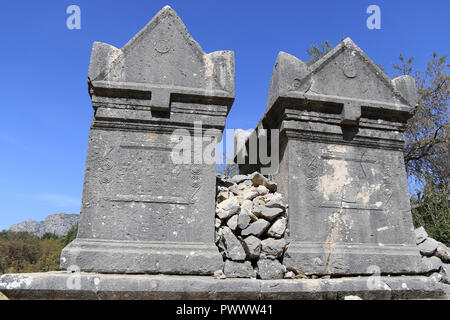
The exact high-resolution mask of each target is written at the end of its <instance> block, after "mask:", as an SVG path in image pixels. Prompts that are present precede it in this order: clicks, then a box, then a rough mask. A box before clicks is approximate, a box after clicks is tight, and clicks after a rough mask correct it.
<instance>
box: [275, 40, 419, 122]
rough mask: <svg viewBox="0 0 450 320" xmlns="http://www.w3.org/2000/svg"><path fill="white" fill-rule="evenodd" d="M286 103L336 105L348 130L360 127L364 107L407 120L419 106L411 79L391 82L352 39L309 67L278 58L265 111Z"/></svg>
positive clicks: (286, 56)
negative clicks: (359, 122)
mask: <svg viewBox="0 0 450 320" xmlns="http://www.w3.org/2000/svg"><path fill="white" fill-rule="evenodd" d="M282 99H300V100H305V101H306V100H308V101H317V102H331V103H335V104H336V106H335V109H336V111H335V112H340V113H341V115H342V123H343V124H347V125H357V123H358V121H359V118H360V117H361V112H362V110H361V107H363V108H366V110H367V112H370V110H369V109H378V110H379V111H382V110H384V111H383V112H387V113H386V114H392V115H395V116H397V117H401V118H408V117H410V116H411V112H412V110H413V108H414V107H415V105H416V104H417V97H416V94H415V85H414V79H413V78H412V77H410V76H402V77H397V78H395V79H394V80H392V81H391V80H390V79H389V77H387V76H386V74H385V73H384V72H383V71H382V70H381V69H380V68H379V67H378V66H377V65H376V64H375V63H374V62H373V61H372V60H370V59H369V58H368V57H367V55H366V54H365V53H364V52H363V51H362V50H361V49H360V48H359V47H358V46H356V45H355V44H354V43H353V41H352V40H351V39H350V38H346V39H345V40H343V41H342V42H341V43H340V44H339V45H338V46H336V47H335V48H334V49H333V50H331V51H330V52H328V53H327V54H326V55H325V56H324V57H322V58H321V59H320V60H319V61H317V62H316V63H314V64H313V65H311V66H309V67H308V66H307V65H306V64H305V63H304V62H302V61H301V60H299V59H297V58H296V57H294V56H292V55H290V54H287V53H285V52H280V53H279V55H278V58H277V61H276V64H275V68H274V70H273V74H272V80H271V83H270V90H269V99H268V105H267V111H268V110H269V109H270V108H271V107H272V106H273V105H275V104H276V103H277V102H279V101H280V100H282ZM339 107H341V108H342V109H341V110H339ZM363 111H364V110H363Z"/></svg>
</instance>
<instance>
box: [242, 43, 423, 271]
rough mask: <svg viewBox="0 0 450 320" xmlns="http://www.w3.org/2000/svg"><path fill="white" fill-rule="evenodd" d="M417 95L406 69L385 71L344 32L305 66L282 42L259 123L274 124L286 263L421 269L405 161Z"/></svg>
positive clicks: (293, 266)
mask: <svg viewBox="0 0 450 320" xmlns="http://www.w3.org/2000/svg"><path fill="white" fill-rule="evenodd" d="M416 104H417V98H416V89H415V84H414V80H413V78H412V77H410V76H402V77H398V78H395V79H393V80H391V79H389V78H388V77H387V76H386V75H385V74H384V73H383V71H382V70H381V69H380V68H379V67H378V66H377V65H376V64H374V63H373V62H372V61H371V60H370V59H369V58H368V57H367V56H366V55H365V54H364V52H363V51H362V50H361V49H360V48H358V47H357V46H356V45H355V44H354V43H353V42H352V41H351V40H350V39H349V38H347V39H345V40H344V41H342V42H341V43H340V44H339V45H338V46H337V47H336V48H334V49H333V50H332V51H330V52H329V53H328V54H326V55H325V56H324V57H323V58H321V59H320V60H319V61H317V62H316V63H314V64H312V65H311V66H307V65H306V64H305V63H303V62H302V61H300V60H299V59H297V58H296V57H294V56H292V55H289V54H287V53H284V52H280V54H279V55H278V58H277V61H276V64H275V68H274V70H273V74H272V78H271V83H270V89H269V97H268V105H267V109H266V112H265V114H264V116H263V118H262V120H261V121H260V122H259V124H258V126H257V127H256V128H264V129H280V164H279V167H278V168H279V169H278V171H277V172H273V174H274V175H273V179H274V180H275V182H277V183H278V186H279V189H280V190H282V192H283V193H284V195H285V196H286V197H287V198H288V203H289V221H288V228H289V230H290V233H289V242H290V245H289V248H288V250H287V251H286V254H285V257H284V260H283V261H284V264H285V265H286V266H287V267H288V269H290V270H293V271H295V272H297V273H299V274H334V275H354V274H370V273H372V272H373V270H380V272H381V273H386V274H410V273H417V272H418V271H419V270H420V255H419V252H418V250H417V247H416V246H415V243H414V234H413V230H414V229H413V224H412V216H411V211H410V205H409V196H408V187H407V180H406V172H405V168H404V163H403V144H404V135H403V131H404V130H405V126H406V122H407V120H408V119H409V118H410V117H411V116H412V114H413V110H414V107H415V106H416ZM257 130H258V129H256V131H257ZM275 167H277V166H275ZM245 168H246V165H242V166H241V167H240V169H243V170H244V171H241V173H243V174H244V173H248V172H246V171H245ZM252 169H253V168H252ZM373 266H377V267H378V268H376V267H373Z"/></svg>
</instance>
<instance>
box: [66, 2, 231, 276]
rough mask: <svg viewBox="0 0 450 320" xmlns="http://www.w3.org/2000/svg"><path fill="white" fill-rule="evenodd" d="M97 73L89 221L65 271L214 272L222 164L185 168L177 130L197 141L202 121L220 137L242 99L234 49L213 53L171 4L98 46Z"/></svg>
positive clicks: (86, 206)
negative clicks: (118, 39)
mask: <svg viewBox="0 0 450 320" xmlns="http://www.w3.org/2000/svg"><path fill="white" fill-rule="evenodd" d="M88 77H89V79H88V80H89V93H90V95H91V99H92V105H93V108H94V110H95V114H94V117H93V120H92V124H91V128H90V134H89V145H88V152H87V161H86V171H85V179H84V188H83V200H82V209H81V218H80V224H79V231H78V237H77V239H76V240H75V241H73V242H72V243H71V244H69V245H68V246H67V247H66V248H65V249H64V250H63V252H62V255H61V267H62V268H63V269H67V268H68V267H69V266H71V265H76V266H78V267H80V268H81V270H84V271H99V272H114V273H170V274H213V272H214V271H216V270H218V269H220V268H221V265H222V257H221V255H220V253H219V251H218V249H217V247H216V246H215V244H214V224H215V220H214V219H215V218H214V209H215V185H216V178H215V165H214V164H204V163H201V164H199V163H197V164H196V163H194V161H193V159H192V158H191V159H190V161H189V164H176V163H174V162H173V161H172V157H171V153H172V150H173V147H174V146H176V145H177V144H179V140H180V139H179V137H178V138H177V137H175V136H173V133H174V130H175V129H182V130H183V131H180V132H179V133H180V136H181V137H184V138H186V139H192V140H191V141H193V133H194V130H195V129H194V128H195V122H196V121H202V128H200V127H198V126H197V130H198V131H201V133H203V135H204V136H205V137H206V138H211V137H215V138H217V137H219V136H220V134H221V132H222V131H223V129H224V127H225V118H226V116H227V114H228V112H229V110H230V108H231V105H232V103H233V100H234V53H233V52H232V51H217V52H213V53H210V54H206V53H205V52H204V51H203V50H202V48H201V47H200V45H199V44H198V43H197V42H196V41H195V40H194V39H193V38H192V37H191V36H190V34H189V33H188V31H187V29H186V27H185V26H184V24H183V22H182V21H181V19H180V18H179V17H178V15H177V14H176V13H175V11H174V10H172V9H171V8H170V7H168V6H167V7H164V8H163V9H162V10H161V11H160V12H159V13H158V14H157V15H156V16H155V17H154V18H153V19H152V20H151V21H150V22H149V23H148V24H147V25H146V26H145V27H144V28H143V29H142V30H141V31H140V32H139V33H138V34H137V35H136V36H135V37H133V38H132V39H131V40H130V41H129V42H128V43H127V44H126V45H125V46H124V47H122V48H121V49H118V48H115V47H113V46H111V45H108V44H105V43H99V42H95V43H94V46H93V49H92V54H91V61H90V66H89V74H88ZM207 129H209V130H208V131H206V130H207ZM191 145H193V143H192V144H191ZM199 230H200V231H201V232H199Z"/></svg>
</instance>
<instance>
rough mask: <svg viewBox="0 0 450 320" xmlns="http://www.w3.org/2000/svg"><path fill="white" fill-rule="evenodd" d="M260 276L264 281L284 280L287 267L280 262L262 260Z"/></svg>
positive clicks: (260, 261) (259, 270) (259, 268)
mask: <svg viewBox="0 0 450 320" xmlns="http://www.w3.org/2000/svg"><path fill="white" fill-rule="evenodd" d="M257 265H258V275H259V277H260V278H261V279H262V280H270V279H282V278H283V277H284V273H285V272H286V267H285V266H283V265H282V264H281V263H280V261H278V260H272V259H264V258H261V259H259V260H258V263H257Z"/></svg>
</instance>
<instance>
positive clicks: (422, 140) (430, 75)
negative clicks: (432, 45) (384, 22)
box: [393, 53, 450, 187]
mask: <svg viewBox="0 0 450 320" xmlns="http://www.w3.org/2000/svg"><path fill="white" fill-rule="evenodd" d="M400 62H401V63H400V65H397V64H394V65H393V67H394V69H395V70H396V71H397V73H398V74H400V75H411V76H413V77H414V80H415V82H416V87H417V94H418V105H417V107H416V110H415V113H414V116H413V117H412V118H411V119H410V120H409V121H408V125H407V128H406V132H405V139H406V145H405V155H404V159H405V165H406V170H407V172H408V175H409V176H410V177H412V178H414V179H415V180H416V182H419V183H421V184H422V185H423V184H425V183H428V184H429V183H433V184H434V185H435V186H437V187H439V186H441V187H442V186H448V182H449V168H448V159H449V156H450V152H449V129H450V126H449V109H448V106H449V95H450V90H449V75H448V68H449V66H450V65H449V64H448V63H447V56H442V57H439V56H438V55H437V54H436V53H433V56H432V59H431V61H429V62H428V63H427V65H426V69H425V71H419V70H417V69H416V68H415V66H414V65H413V62H414V57H411V58H409V59H405V58H404V57H403V55H401V54H400ZM427 179H431V182H428V181H427Z"/></svg>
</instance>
